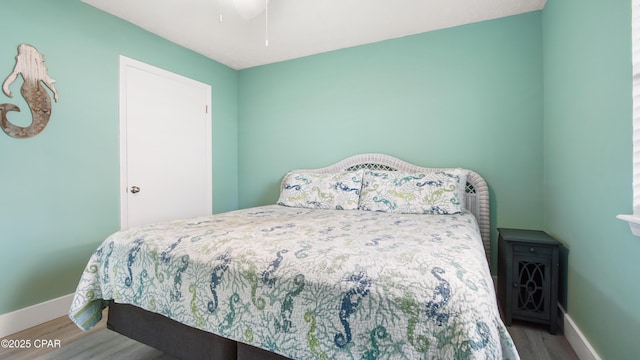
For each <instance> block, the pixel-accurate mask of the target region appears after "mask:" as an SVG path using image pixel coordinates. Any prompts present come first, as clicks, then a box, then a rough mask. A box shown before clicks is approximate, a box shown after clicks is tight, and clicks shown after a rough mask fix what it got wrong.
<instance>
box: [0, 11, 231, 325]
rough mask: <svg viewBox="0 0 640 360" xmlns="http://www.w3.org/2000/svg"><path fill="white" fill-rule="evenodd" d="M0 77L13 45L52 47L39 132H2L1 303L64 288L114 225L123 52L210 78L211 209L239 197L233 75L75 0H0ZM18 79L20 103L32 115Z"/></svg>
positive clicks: (36, 299)
mask: <svg viewBox="0 0 640 360" xmlns="http://www.w3.org/2000/svg"><path fill="white" fill-rule="evenodd" d="M0 8H1V10H2V21H0V81H4V79H5V78H6V77H7V76H8V75H9V74H10V73H11V71H12V69H13V66H14V64H15V59H14V58H15V56H16V54H17V46H18V45H19V44H21V43H29V44H31V45H34V46H35V47H36V48H38V50H39V51H40V52H41V53H43V54H45V57H46V64H47V66H48V69H49V75H50V76H51V77H52V78H54V79H55V80H57V83H56V84H55V86H56V88H57V89H58V91H59V93H60V100H59V102H58V103H54V105H53V110H52V113H53V114H52V117H51V121H50V122H49V125H48V126H47V128H46V129H45V130H44V131H43V132H42V133H41V134H39V135H37V136H36V137H34V138H30V139H14V138H11V137H9V136H7V135H5V134H4V133H3V132H0V156H1V157H0V191H1V192H0V245H1V246H2V251H0V274H3V275H2V277H0V289H2V290H1V291H0V294H1V295H0V314H4V313H7V312H11V311H13V310H16V309H20V308H24V307H27V306H29V305H32V304H36V303H40V302H43V301H46V300H50V299H53V298H56V297H59V296H62V295H67V294H70V293H72V292H73V291H74V290H75V287H76V285H77V281H78V279H79V276H80V273H81V272H82V269H83V268H84V266H85V265H86V261H87V259H88V257H89V255H90V254H91V252H93V250H94V249H95V248H96V247H97V245H98V244H99V243H100V242H101V241H102V240H104V238H105V237H106V236H107V235H109V234H110V233H112V232H114V231H116V230H118V228H119V219H120V217H119V164H118V163H119V144H118V96H119V95H118V94H119V90H118V86H119V85H118V74H119V55H121V54H122V55H125V56H128V57H131V58H134V59H137V60H140V61H144V62H147V63H149V64H152V65H154V66H158V67H160V68H164V69H166V70H169V71H173V72H175V73H178V74H181V75H184V76H187V77H191V78H193V79H196V80H198V81H201V82H204V83H207V84H210V85H211V86H212V106H213V130H212V131H213V150H212V151H213V172H214V174H213V183H214V185H213V186H214V189H213V196H214V200H213V206H214V211H215V212H219V211H225V210H230V209H235V208H237V123H236V121H237V85H238V79H237V77H238V74H237V72H236V71H235V70H232V69H230V68H228V67H226V66H223V65H221V64H219V63H216V62H214V61H212V60H209V59H207V58H205V57H203V56H200V55H198V54H196V53H194V52H191V51H188V50H185V49H184V48H182V47H179V46H176V45H174V44H172V43H170V42H168V41H166V40H163V39H161V38H159V37H156V36H154V35H151V34H150V33H148V32H146V31H143V30H141V29H139V28H137V27H135V26H132V25H130V24H129V23H127V22H124V21H121V20H119V19H117V18H115V17H113V16H110V15H107V14H105V13H103V12H101V11H98V10H97V9H95V8H92V7H90V6H88V5H85V4H84V3H82V2H80V1H79V0H56V1H49V0H2V6H1V7H0ZM20 86H22V79H21V78H19V79H18V80H17V81H16V82H15V83H14V84H13V85H12V86H11V90H12V91H13V93H14V97H13V98H12V99H10V98H8V97H6V96H5V95H4V94H0V102H10V103H15V104H17V105H18V106H20V107H21V109H22V112H21V113H11V114H10V115H9V119H10V120H12V121H13V122H15V123H17V124H22V125H26V124H28V123H29V122H30V119H31V117H30V114H29V111H28V107H27V105H26V103H24V100H23V99H22V97H21V95H20Z"/></svg>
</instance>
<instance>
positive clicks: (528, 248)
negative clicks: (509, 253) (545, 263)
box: [513, 244, 554, 255]
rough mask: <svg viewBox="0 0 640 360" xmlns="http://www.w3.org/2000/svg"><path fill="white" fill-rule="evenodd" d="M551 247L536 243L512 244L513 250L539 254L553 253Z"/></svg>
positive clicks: (521, 252)
mask: <svg viewBox="0 0 640 360" xmlns="http://www.w3.org/2000/svg"><path fill="white" fill-rule="evenodd" d="M553 249H554V248H553V247H549V246H537V245H515V244H514V245H513V252H514V253H519V254H532V255H534V254H541V255H549V254H552V253H553Z"/></svg>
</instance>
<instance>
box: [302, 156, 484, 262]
mask: <svg viewBox="0 0 640 360" xmlns="http://www.w3.org/2000/svg"><path fill="white" fill-rule="evenodd" d="M360 169H371V170H384V171H411V172H423V171H434V170H439V169H438V168H426V167H422V166H417V165H413V164H410V163H408V162H406V161H403V160H400V159H398V158H395V157H393V156H389V155H384V154H361V155H354V156H351V157H348V158H346V159H344V160H342V161H339V162H337V163H335V164H333V165H329V166H327V167H323V168H318V169H301V170H293V171H294V172H313V173H323V174H326V173H336V172H340V171H345V170H346V171H355V170H360ZM465 170H467V171H469V175H468V176H467V188H466V191H465V197H464V200H465V208H466V209H467V210H469V211H470V212H471V213H472V214H473V215H475V217H476V219H477V221H478V226H479V227H480V235H481V237H482V243H483V244H484V251H485V255H486V257H487V262H488V263H489V265H490V264H491V230H490V221H489V220H490V218H489V187H488V186H487V183H486V182H485V181H484V179H483V178H482V177H481V176H480V175H478V173H476V172H475V171H472V170H468V169H465Z"/></svg>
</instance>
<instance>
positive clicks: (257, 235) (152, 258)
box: [69, 205, 518, 359]
mask: <svg viewBox="0 0 640 360" xmlns="http://www.w3.org/2000/svg"><path fill="white" fill-rule="evenodd" d="M110 299H113V300H115V301H116V302H120V303H129V304H134V305H137V306H138V307H141V308H144V309H146V310H149V311H152V312H156V313H159V314H163V315H166V316H168V317H170V318H172V319H175V320H178V321H180V322H182V323H184V324H187V325H189V326H192V327H196V328H200V329H203V330H206V331H209V332H213V333H216V334H218V335H221V336H224V337H228V338H231V339H234V340H237V341H241V342H244V343H248V344H252V345H254V346H257V347H261V348H264V349H268V350H270V351H273V352H276V353H279V354H282V355H285V356H287V357H290V358H294V359H313V358H318V359H355V358H358V359H377V358H380V359H454V358H455V359H470V358H477V359H517V358H518V355H517V352H516V350H515V347H514V345H513V342H512V341H511V338H510V337H509V335H508V333H507V331H506V328H505V327H504V324H503V323H502V321H501V320H500V316H499V313H498V310H497V305H496V298H495V295H494V288H493V284H492V282H491V276H490V273H489V268H488V265H487V264H486V260H485V256H484V250H483V247H482V244H481V240H480V235H479V231H478V227H477V224H476V220H475V218H474V217H473V215H470V214H460V215H416V214H389V213H376V212H371V211H360V210H315V209H301V208H290V207H285V206H279V205H269V206H263V207H256V208H251V209H244V210H238V211H233V212H229V213H224V214H217V215H213V216H208V217H200V218H195V219H189V220H181V221H175V222H170V223H165V224H157V225H149V226H144V227H139V228H134V229H130V230H125V231H121V232H118V233H115V234H114V235H112V236H110V237H109V238H107V239H106V240H105V241H104V242H103V243H102V245H101V246H100V247H99V248H98V249H97V250H96V251H95V253H94V254H93V255H92V257H91V258H90V260H89V263H88V265H87V267H86V269H85V271H84V273H83V275H82V277H81V279H80V282H79V285H78V288H77V291H76V294H75V298H74V300H73V304H72V307H71V309H70V312H69V314H70V317H71V319H72V320H73V321H74V322H75V323H76V324H77V325H78V326H79V327H81V328H83V329H89V328H91V327H92V326H93V325H95V323H96V322H97V321H99V319H100V317H101V310H102V308H103V307H104V306H105V305H106V302H105V301H104V300H110Z"/></svg>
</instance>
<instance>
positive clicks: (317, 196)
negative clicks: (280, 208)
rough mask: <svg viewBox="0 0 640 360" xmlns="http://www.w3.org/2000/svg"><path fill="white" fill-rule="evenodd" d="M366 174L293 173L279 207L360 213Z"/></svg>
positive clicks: (288, 175) (284, 180)
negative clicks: (363, 181) (363, 178)
mask: <svg viewBox="0 0 640 360" xmlns="http://www.w3.org/2000/svg"><path fill="white" fill-rule="evenodd" d="M363 172H364V170H360V171H343V172H339V173H332V174H314V173H297V172H289V173H287V175H285V178H284V179H283V181H282V187H281V188H280V198H279V199H278V205H284V206H291V207H301V208H311V209H337V210H356V209H358V203H359V200H360V191H361V188H362V175H363Z"/></svg>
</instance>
